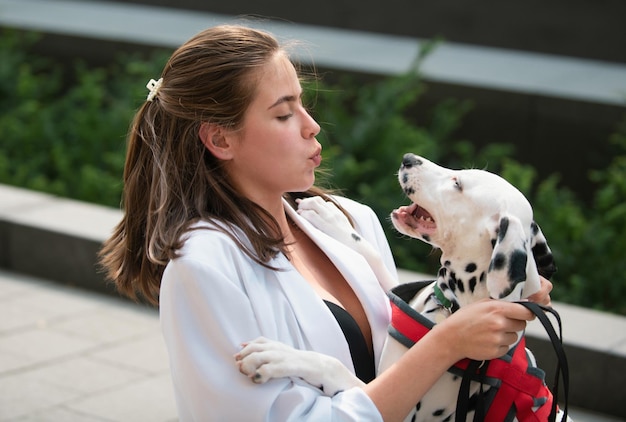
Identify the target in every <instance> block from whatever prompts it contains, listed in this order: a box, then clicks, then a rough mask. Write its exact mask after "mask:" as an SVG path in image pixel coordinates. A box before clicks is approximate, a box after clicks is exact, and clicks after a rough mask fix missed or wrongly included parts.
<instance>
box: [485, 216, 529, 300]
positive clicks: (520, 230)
mask: <svg viewBox="0 0 626 422" xmlns="http://www.w3.org/2000/svg"><path fill="white" fill-rule="evenodd" d="M530 237H532V235H531V236H529V230H528V228H527V229H526V230H525V229H524V227H523V225H522V223H521V221H520V220H519V219H518V218H517V217H515V216H512V215H503V216H499V219H498V222H497V223H496V224H495V225H494V228H493V232H492V238H491V239H492V241H491V242H492V245H493V252H492V254H491V262H490V264H489V271H488V273H487V290H488V291H489V295H490V296H491V297H492V298H494V299H504V300H508V301H515V300H519V299H521V298H523V297H528V296H530V295H531V294H533V293H536V292H537V291H539V288H540V284H541V283H540V280H539V272H538V271H537V266H536V265H535V260H534V258H533V253H532V249H531V248H532V245H531V239H530Z"/></svg>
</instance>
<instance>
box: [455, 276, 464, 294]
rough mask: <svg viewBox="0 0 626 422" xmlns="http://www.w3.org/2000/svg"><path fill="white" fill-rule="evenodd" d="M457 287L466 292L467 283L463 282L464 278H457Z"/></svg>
mask: <svg viewBox="0 0 626 422" xmlns="http://www.w3.org/2000/svg"><path fill="white" fill-rule="evenodd" d="M456 287H457V288H458V289H459V292H461V293H465V283H463V280H458V279H457V281H456Z"/></svg>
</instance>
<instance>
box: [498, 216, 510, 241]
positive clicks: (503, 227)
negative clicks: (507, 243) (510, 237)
mask: <svg viewBox="0 0 626 422" xmlns="http://www.w3.org/2000/svg"><path fill="white" fill-rule="evenodd" d="M508 230H509V219H508V218H507V217H503V218H501V219H500V229H499V230H498V239H499V240H500V242H502V239H504V238H505V236H506V232H507V231H508Z"/></svg>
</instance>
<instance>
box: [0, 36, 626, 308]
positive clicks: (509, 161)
mask: <svg viewBox="0 0 626 422" xmlns="http://www.w3.org/2000/svg"><path fill="white" fill-rule="evenodd" d="M35 41H36V35H33V34H28V33H16V32H10V31H6V32H4V33H3V34H2V37H1V38H0V183H5V184H11V185H16V186H21V187H24V188H28V189H34V190H40V191H45V192H50V193H53V194H57V195H62V196H67V197H71V198H75V199H79V200H84V201H89V202H95V203H99V204H103V205H108V206H114V207H119V203H120V194H121V189H122V185H121V179H122V172H123V164H124V153H125V136H126V131H127V128H128V125H129V123H130V119H131V117H132V114H133V112H134V110H135V109H136V108H137V107H138V106H139V105H140V104H141V103H142V102H143V101H144V100H145V96H146V89H145V87H144V86H145V82H146V81H147V80H148V79H149V78H154V77H156V76H158V75H159V74H160V72H161V68H162V66H163V64H164V63H165V60H166V58H167V55H168V53H169V52H167V51H162V52H156V53H154V55H153V56H151V57H150V58H148V59H145V58H142V57H139V56H129V55H124V56H121V57H119V58H118V59H117V60H116V61H115V62H114V63H112V64H111V65H110V66H107V67H106V68H90V67H88V66H87V65H86V64H84V63H82V62H81V61H79V60H77V61H76V63H74V64H73V65H72V66H69V67H68V66H62V65H61V64H59V63H57V62H54V61H52V60H50V59H44V58H42V57H39V56H36V55H34V54H31V53H30V52H29V48H30V46H32V44H33V43H34V42H35ZM433 47H434V44H433V45H430V46H428V48H426V49H425V50H424V51H423V52H422V54H421V55H420V56H419V57H417V59H416V61H415V64H414V66H413V68H412V69H411V71H410V72H407V73H406V74H404V75H400V76H397V77H390V78H386V79H382V80H380V79H377V80H374V81H368V82H367V83H363V82H362V81H359V80H357V78H355V77H348V76H345V77H342V78H340V79H339V80H338V81H335V82H334V83H329V82H323V81H317V82H316V81H311V82H307V84H306V85H307V87H308V88H311V89H308V90H307V91H308V93H309V95H308V97H307V102H308V103H309V104H310V105H311V106H312V109H313V110H314V112H313V113H314V116H315V117H316V119H317V120H318V121H319V122H320V124H321V125H322V128H323V130H322V133H320V136H319V137H318V138H319V140H320V142H321V143H322V144H323V145H324V167H325V168H326V169H327V170H328V176H329V177H328V179H327V180H326V181H325V182H326V184H330V185H331V186H332V187H338V188H340V189H341V191H342V192H343V193H344V194H345V195H347V196H349V197H351V198H353V199H356V200H358V201H361V202H364V203H366V204H368V205H370V206H371V207H372V208H373V209H374V211H375V212H376V213H377V215H378V216H379V218H380V219H381V221H382V222H383V226H384V228H385V230H386V232H387V236H388V239H389V241H390V243H391V247H392V250H393V252H394V256H395V258H396V263H397V265H398V267H400V268H406V269H410V270H415V271H421V272H427V273H435V272H436V270H437V268H438V253H437V252H436V251H432V250H431V248H430V247H428V246H427V245H425V244H423V243H422V242H419V241H414V240H408V239H407V238H405V237H403V236H401V235H399V234H398V233H397V232H395V231H394V230H393V229H392V226H391V223H390V222H389V221H388V219H389V213H390V211H391V210H392V209H394V208H396V207H398V206H399V205H401V204H406V203H407V200H406V199H405V198H404V195H403V193H402V191H401V190H400V189H399V186H398V183H397V180H396V172H397V169H398V166H399V163H400V160H401V157H402V155H403V154H404V153H405V152H409V151H411V152H415V153H418V154H420V155H423V156H426V157H428V158H429V159H431V160H432V161H435V162H438V163H439V164H441V165H444V166H447V167H452V168H462V167H480V168H486V167H487V165H488V168H487V169H488V170H490V171H492V172H495V173H499V174H501V175H502V176H503V177H505V178H506V179H507V180H509V181H510V182H511V183H513V184H514V185H516V186H517V187H518V188H520V190H521V191H522V192H524V193H525V194H526V196H527V197H528V198H529V200H530V201H531V203H533V206H534V209H535V216H536V221H537V222H538V223H539V224H540V226H541V228H542V230H543V231H544V233H545V235H546V237H547V239H548V241H549V244H550V246H551V248H552V249H553V252H554V254H555V257H556V260H557V264H558V267H559V271H558V272H557V274H556V275H555V277H554V280H553V281H554V284H555V289H554V291H553V294H552V296H553V298H554V299H555V300H561V301H566V302H569V303H572V304H576V305H580V306H585V307H591V308H596V309H601V310H605V311H611V312H615V313H620V314H624V315H626V260H625V259H624V251H625V250H626V119H625V120H624V122H621V123H619V124H618V122H616V130H615V134H614V135H613V136H612V137H611V140H610V142H611V143H612V144H613V146H614V148H615V156H614V158H613V161H612V163H611V165H610V166H608V167H607V168H605V169H597V170H594V171H592V172H590V174H589V177H590V179H591V180H592V181H593V182H595V183H596V184H597V186H598V189H597V191H596V192H595V194H594V199H593V201H591V203H589V201H587V202H583V201H582V200H581V199H580V198H579V197H578V196H577V194H576V193H575V192H573V191H571V190H569V189H567V188H565V187H563V186H561V185H560V183H559V179H558V176H556V175H553V176H550V177H548V178H545V179H543V180H539V178H538V176H537V173H536V171H535V169H533V168H532V167H531V166H529V165H525V164H522V163H519V162H516V161H515V160H514V158H512V157H514V156H515V151H514V150H513V147H512V146H511V145H508V144H504V143H503V144H491V145H489V146H487V147H485V148H483V149H481V150H477V149H476V148H475V147H474V145H473V144H472V143H471V142H469V141H467V140H459V139H454V133H455V130H456V129H457V128H458V127H459V126H460V125H462V122H463V118H464V116H465V115H466V114H467V113H469V112H471V109H472V107H473V105H472V104H471V103H469V102H467V101H458V100H455V99H448V100H446V101H442V102H441V103H439V104H438V105H436V106H435V107H434V108H433V109H432V110H431V112H430V113H429V122H428V123H427V124H423V125H421V126H418V125H416V124H415V123H414V121H413V120H414V119H412V118H411V108H412V107H413V106H415V104H416V103H417V102H418V101H419V98H420V96H421V94H422V93H423V92H424V90H425V89H426V87H425V85H424V84H423V82H422V80H421V78H420V74H419V69H420V64H421V61H422V60H423V58H424V57H425V56H426V55H427V54H428V50H429V49H430V48H433ZM503 138H504V136H503Z"/></svg>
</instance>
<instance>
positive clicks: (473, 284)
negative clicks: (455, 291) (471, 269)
mask: <svg viewBox="0 0 626 422" xmlns="http://www.w3.org/2000/svg"><path fill="white" fill-rule="evenodd" d="M476 283H477V281H476V277H472V278H470V279H469V289H470V292H472V293H474V289H476Z"/></svg>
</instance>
